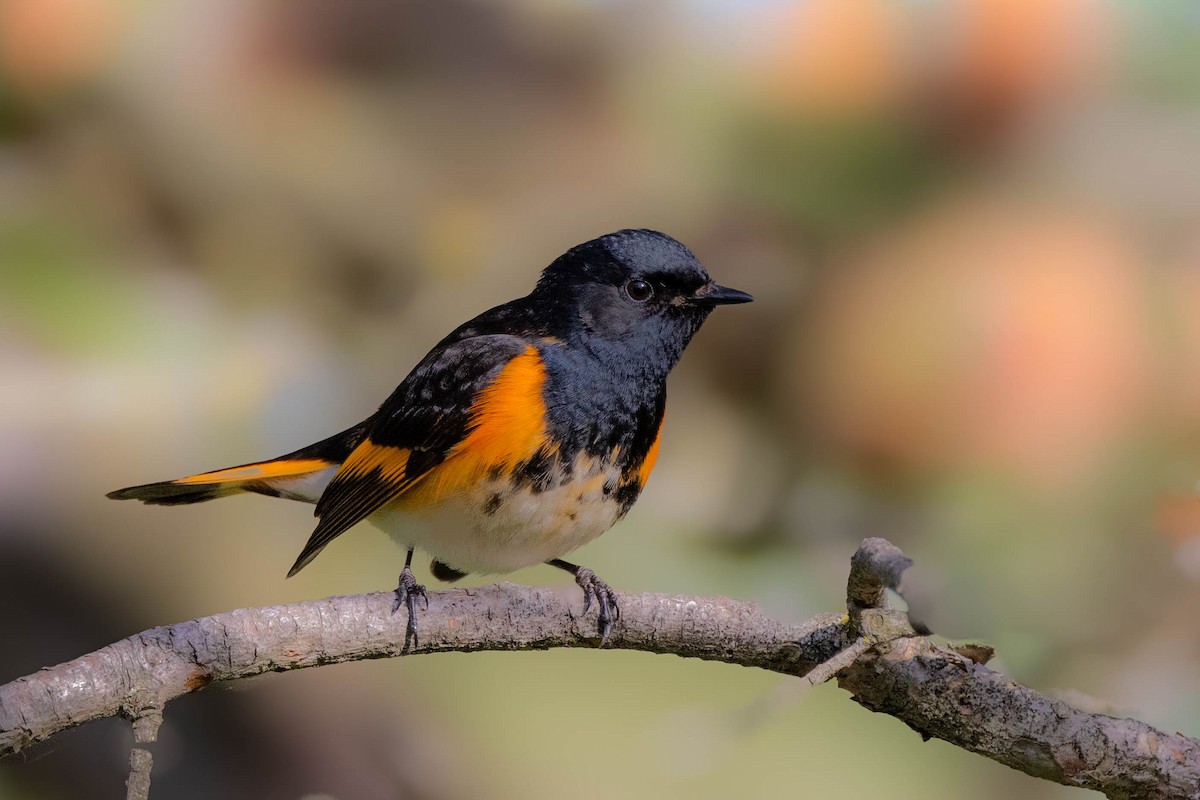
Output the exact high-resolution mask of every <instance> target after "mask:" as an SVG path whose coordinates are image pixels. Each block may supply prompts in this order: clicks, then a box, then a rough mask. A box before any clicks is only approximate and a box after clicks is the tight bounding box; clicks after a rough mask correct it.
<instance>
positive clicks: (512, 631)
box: [0, 539, 1200, 798]
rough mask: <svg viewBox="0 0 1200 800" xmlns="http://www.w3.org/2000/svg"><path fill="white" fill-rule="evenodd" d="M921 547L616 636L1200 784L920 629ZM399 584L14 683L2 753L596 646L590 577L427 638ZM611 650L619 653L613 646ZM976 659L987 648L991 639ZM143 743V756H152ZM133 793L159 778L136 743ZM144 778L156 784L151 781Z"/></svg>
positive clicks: (1199, 764)
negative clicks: (346, 669)
mask: <svg viewBox="0 0 1200 800" xmlns="http://www.w3.org/2000/svg"><path fill="white" fill-rule="evenodd" d="M908 563H909V562H908V560H907V559H906V558H905V557H904V556H903V554H901V553H900V551H899V550H897V549H896V548H895V547H893V546H892V545H890V544H889V543H887V542H885V541H883V540H878V539H876V540H867V541H865V542H864V543H863V546H862V547H861V548H860V549H859V551H858V552H857V553H856V554H855V557H854V559H853V560H852V564H851V575H850V580H849V588H848V606H849V608H850V610H851V614H849V615H846V614H826V615H820V616H817V617H814V618H813V619H810V620H808V621H807V622H803V623H800V624H787V623H783V622H779V621H777V620H774V619H771V618H768V617H766V616H764V615H763V614H762V613H761V612H760V611H759V610H758V608H757V607H756V606H754V605H753V604H751V603H746V602H742V601H737V600H730V599H727V598H695V597H668V596H666V595H660V594H641V595H638V594H622V595H621V619H620V621H619V622H618V623H617V624H616V625H615V626H614V629H613V633H612V637H611V639H610V646H611V647H613V648H620V649H630V650H642V651H646V652H652V653H670V654H674V655H678V656H683V657H689V658H702V659H708V660H714V661H723V662H725V663H729V664H737V665H741V666H747V667H758V668H761V669H767V670H772V671H775V672H780V673H784V674H788V675H795V676H804V675H808V676H809V680H812V681H813V682H821V681H823V680H826V679H828V678H830V677H833V676H835V675H836V676H837V677H838V680H839V684H840V685H841V686H842V687H843V688H845V689H847V690H849V691H850V692H851V693H852V694H853V695H854V697H855V700H857V701H858V702H859V703H861V704H862V705H864V706H865V707H867V708H869V709H872V710H876V711H882V712H884V713H888V714H891V715H893V716H895V717H898V718H899V719H901V720H903V721H904V722H905V723H906V724H907V725H909V726H910V727H911V728H913V729H914V730H916V731H917V732H918V733H920V734H921V735H922V736H924V737H926V738H928V737H938V738H940V739H944V740H946V741H948V742H950V743H951V744H954V745H957V746H959V747H962V748H964V749H967V750H970V751H972V752H976V753H980V754H983V755H986V756H988V757H989V758H993V759H995V760H997V761H999V762H1001V763H1003V764H1007V765H1009V766H1011V767H1013V768H1015V769H1019V770H1021V771H1023V772H1026V773H1028V774H1030V775H1034V776H1037V777H1041V778H1045V779H1047V780H1052V781H1056V782H1058V783H1063V784H1066V785H1069V786H1081V787H1086V788H1091V789H1096V790H1099V791H1101V792H1104V793H1105V794H1107V795H1108V796H1109V797H1114V798H1143V797H1145V798H1150V797H1191V798H1200V741H1197V740H1195V739H1189V738H1187V737H1185V736H1182V735H1180V734H1173V735H1171V734H1167V733H1164V732H1162V731H1158V730H1155V729H1154V728H1152V727H1150V726H1148V725H1145V724H1143V723H1141V722H1138V721H1136V720H1132V719H1118V718H1115V717H1108V716H1104V715H1101V714H1087V713H1084V712H1082V711H1079V710H1076V709H1074V708H1071V707H1070V706H1068V705H1067V704H1066V703H1064V702H1062V701H1059V700H1054V699H1051V698H1049V697H1046V696H1044V695H1041V694H1039V693H1037V692H1035V691H1033V690H1032V689H1028V688H1026V687H1024V686H1021V685H1019V684H1017V683H1015V682H1013V681H1011V680H1009V679H1008V678H1006V677H1004V676H1003V675H1001V674H999V673H997V672H994V671H992V670H990V669H988V668H987V667H986V666H984V665H983V664H980V663H976V662H975V661H972V660H971V658H969V657H967V656H968V655H974V654H976V653H978V652H980V651H981V650H986V648H976V649H975V650H970V649H966V648H963V649H961V652H963V653H966V654H967V655H960V653H959V652H956V651H955V650H953V649H949V648H947V647H943V646H941V645H938V644H936V643H934V642H933V641H932V640H930V639H929V638H927V637H923V636H918V635H916V634H915V633H914V631H913V629H912V627H911V626H910V625H909V623H908V620H907V617H906V616H905V615H904V614H903V613H901V612H898V611H894V610H891V609H889V608H887V606H886V593H885V591H884V590H885V589H886V588H895V585H896V584H897V583H898V581H899V577H900V573H901V572H902V571H903V570H904V568H905V567H906V566H907V565H908ZM391 604H392V594H391V593H390V592H388V593H374V594H365V595H356V596H351V597H332V598H327V599H325V600H316V601H312V602H306V603H296V604H293V605H287V606H271V607H266V608H256V609H239V610H237V611H231V612H228V613H225V614H217V615H214V616H211V617H203V618H201V619H195V620H190V621H188V622H181V623H178V624H176V625H171V626H167V627H160V628H153V629H151V630H148V631H144V632H142V633H139V634H137V635H136V636H132V637H130V638H128V639H125V640H122V641H120V642H117V643H115V644H112V645H109V646H108V647H104V648H102V649H100V650H97V651H95V652H93V653H89V654H88V655H85V656H82V657H80V658H77V659H75V660H74V661H69V662H66V663H64V664H60V665H58V666H56V667H51V668H48V669H44V670H41V671H40V672H37V673H34V674H32V675H28V676H26V677H24V678H19V679H17V680H15V681H12V682H11V683H8V684H5V685H3V686H0V757H2V756H5V755H11V754H13V753H16V752H18V751H20V750H21V749H23V748H25V747H28V746H29V745H31V744H33V743H34V742H38V741H41V740H44V739H46V738H49V737H50V736H52V735H54V734H55V733H57V732H58V731H61V730H64V729H66V728H69V727H72V726H74V725H78V724H80V723H83V722H87V721H89V720H92V719H99V718H102V717H108V716H114V715H121V716H124V717H126V718H128V719H131V720H134V721H135V738H136V740H137V742H138V743H139V744H141V743H145V742H149V741H153V739H154V732H155V730H156V729H157V724H158V722H159V721H160V720H161V712H162V707H163V706H164V705H165V704H166V703H167V702H168V701H170V700H172V699H174V698H176V697H179V696H180V695H183V694H187V693H189V692H194V691H198V690H200V689H202V688H204V687H205V686H207V685H209V684H210V683H213V682H217V681H231V680H237V679H239V678H245V677H248V676H252V675H258V674H261V673H263V672H267V671H272V670H273V671H278V672H283V671H287V670H291V669H300V668H304V667H314V666H321V665H324V664H334V663H340V662H343V661H354V660H359V659H366V658H386V657H393V656H399V655H415V654H419V653H435V652H444V651H450V650H457V651H474V650H544V649H548V648H551V647H594V646H595V645H596V644H597V638H596V635H595V624H594V621H593V620H592V618H591V616H589V617H588V619H581V616H580V614H579V609H578V606H579V598H578V596H577V593H575V592H571V593H570V594H569V595H567V594H564V593H561V592H560V591H559V590H557V589H551V588H541V587H527V586H516V585H513V584H508V583H501V584H496V585H493V586H485V587H480V588H476V589H452V590H449V591H441V592H431V593H430V595H429V608H428V610H423V613H422V614H421V617H420V623H421V639H420V642H419V643H408V644H406V643H405V641H404V631H405V625H404V620H403V619H402V618H401V617H402V616H403V612H402V613H401V615H399V616H393V615H392V613H391ZM598 657H603V656H598ZM975 657H979V656H978V655H975ZM139 754H140V755H139ZM131 764H132V765H133V772H132V773H131V776H130V789H129V792H130V794H129V796H130V797H134V796H145V795H144V793H143V794H137V795H135V794H134V792H135V782H137V786H138V787H140V786H141V785H142V783H141V781H143V780H144V781H145V785H146V786H147V787H148V780H149V752H148V751H146V750H144V749H142V748H139V747H136V746H135V750H134V753H133V754H132V755H131ZM137 791H139V792H144V790H143V789H141V788H138V789H137Z"/></svg>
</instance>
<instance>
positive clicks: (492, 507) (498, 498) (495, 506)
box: [483, 492, 504, 517]
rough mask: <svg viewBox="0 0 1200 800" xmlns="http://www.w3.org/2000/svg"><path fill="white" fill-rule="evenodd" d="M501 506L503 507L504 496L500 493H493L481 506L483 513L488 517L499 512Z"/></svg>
mask: <svg viewBox="0 0 1200 800" xmlns="http://www.w3.org/2000/svg"><path fill="white" fill-rule="evenodd" d="M502 505H504V495H503V494H502V493H501V492H495V493H494V494H492V496H491V497H489V498H488V499H487V502H486V503H484V504H483V513H484V514H487V515H488V516H489V517H490V516H492V515H493V514H495V513H496V512H497V511H499V510H500V506H502Z"/></svg>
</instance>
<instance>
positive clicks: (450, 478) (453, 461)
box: [404, 345, 546, 506]
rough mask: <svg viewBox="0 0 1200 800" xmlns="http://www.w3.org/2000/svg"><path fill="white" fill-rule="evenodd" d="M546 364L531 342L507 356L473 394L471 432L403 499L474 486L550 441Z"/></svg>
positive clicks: (436, 496) (423, 500)
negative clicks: (543, 392)
mask: <svg viewBox="0 0 1200 800" xmlns="http://www.w3.org/2000/svg"><path fill="white" fill-rule="evenodd" d="M545 385H546V367H545V365H544V364H543V363H542V359H541V356H539V355H538V351H537V348H535V347H533V346H532V345H531V346H530V347H529V348H527V349H526V350H525V352H524V353H522V354H521V355H519V356H516V357H515V358H513V359H512V360H511V361H509V362H508V363H507V364H506V365H504V368H503V369H501V370H500V373H499V374H498V375H497V376H496V380H494V381H493V382H492V383H490V384H489V385H488V386H487V387H486V388H484V389H483V390H482V391H480V392H479V394H478V395H476V397H475V404H474V410H473V412H472V414H471V428H470V429H469V430H470V432H469V433H468V434H467V435H466V436H465V437H464V438H463V440H462V441H461V442H459V443H458V444H457V445H455V446H454V447H453V448H452V449H451V450H450V453H449V454H448V455H447V456H446V460H445V461H443V462H442V463H441V464H439V465H438V466H436V467H434V468H433V469H432V470H430V471H429V477H428V478H427V479H426V480H425V481H424V482H423V483H422V484H421V486H419V487H415V488H414V490H413V491H412V492H411V493H410V494H409V496H406V497H405V501H404V502H405V504H406V505H408V504H411V505H413V506H420V505H424V504H429V503H435V502H437V501H438V500H440V499H441V498H444V497H446V496H447V495H449V494H452V493H454V492H456V491H458V490H460V489H463V488H467V487H470V486H473V485H474V484H475V482H476V481H478V480H479V479H480V478H482V477H483V476H484V475H485V474H486V473H487V472H489V471H490V470H493V469H499V470H501V471H508V470H511V469H512V468H513V467H515V466H516V465H517V464H519V463H521V462H522V461H525V460H527V459H529V458H532V457H533V456H534V455H535V454H536V453H537V452H538V451H539V450H541V449H543V448H544V447H545V445H546V403H545V400H544V399H543V398H542V390H543V389H544V387H545Z"/></svg>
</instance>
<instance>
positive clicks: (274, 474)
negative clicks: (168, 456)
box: [108, 458, 334, 506]
mask: <svg viewBox="0 0 1200 800" xmlns="http://www.w3.org/2000/svg"><path fill="white" fill-rule="evenodd" d="M332 466H334V464H333V463H332V462H330V461H326V460H324V459H319V458H299V459H286V458H285V459H277V460H275V461H260V462H257V463H254V464H243V465H241V466H238V467H229V468H228V469H219V470H215V471H213V472H201V473H199V474H198V475H189V476H187V477H186V478H178V479H176V480H173V481H161V482H159V483H146V484H143V485H141V486H130V487H127V488H125V489H118V490H116V491H115V492H109V493H108V497H110V498H112V499H113V500H141V501H142V502H143V503H146V504H147V505H166V506H173V505H182V504H185V503H203V502H204V501H206V500H216V499H217V498H220V497H229V496H230V495H234V494H241V493H242V492H257V493H259V494H272V495H279V496H283V497H292V498H293V499H297V500H300V499H308V498H307V497H301V496H298V495H295V494H293V493H290V492H288V491H287V490H286V487H287V485H288V484H290V483H292V482H293V481H297V480H302V479H304V478H305V477H307V476H311V475H313V474H314V473H318V472H320V471H322V470H325V469H328V468H330V467H332ZM313 500H315V498H313Z"/></svg>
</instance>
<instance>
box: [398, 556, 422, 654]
mask: <svg viewBox="0 0 1200 800" xmlns="http://www.w3.org/2000/svg"><path fill="white" fill-rule="evenodd" d="M395 594H396V599H395V600H393V601H392V613H393V614H395V613H396V612H397V611H399V610H400V607H401V606H407V607H408V629H407V631H406V632H405V638H406V639H412V643H413V645H414V646H415V645H417V644H418V641H417V598H418V597H420V598H421V599H423V600H424V601H425V609H426V610H428V609H429V592H428V591H426V590H425V587H424V586H422V585H421V584H419V583H417V576H415V575H413V572H412V570H411V569H410V568H409V567H407V566H406V567H405V568H404V569H403V570H402V571H401V572H400V580H399V582H398V583H397V585H396V592H395Z"/></svg>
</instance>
